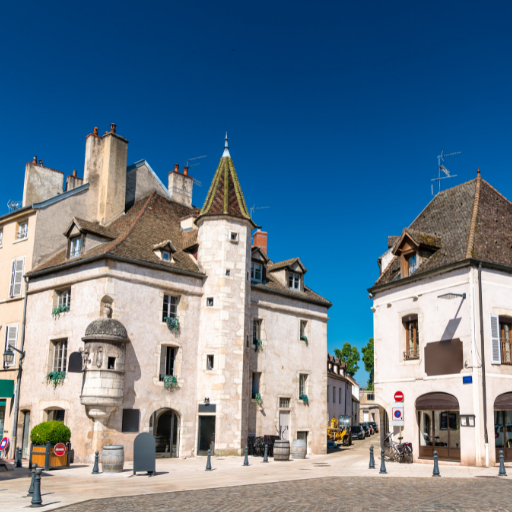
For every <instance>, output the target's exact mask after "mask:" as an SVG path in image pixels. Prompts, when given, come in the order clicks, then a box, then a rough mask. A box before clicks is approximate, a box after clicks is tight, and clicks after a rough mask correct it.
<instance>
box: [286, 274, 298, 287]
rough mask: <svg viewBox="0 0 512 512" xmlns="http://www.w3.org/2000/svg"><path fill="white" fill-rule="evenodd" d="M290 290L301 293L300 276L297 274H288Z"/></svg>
mask: <svg viewBox="0 0 512 512" xmlns="http://www.w3.org/2000/svg"><path fill="white" fill-rule="evenodd" d="M288 288H290V289H291V290H297V291H300V274H297V273H295V272H289V273H288Z"/></svg>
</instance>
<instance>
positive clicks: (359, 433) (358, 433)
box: [350, 425, 366, 439]
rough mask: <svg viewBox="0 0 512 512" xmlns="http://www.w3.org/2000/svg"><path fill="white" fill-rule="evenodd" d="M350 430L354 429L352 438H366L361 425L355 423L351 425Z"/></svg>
mask: <svg viewBox="0 0 512 512" xmlns="http://www.w3.org/2000/svg"><path fill="white" fill-rule="evenodd" d="M350 430H351V431H352V439H364V438H365V437H366V434H365V432H364V430H363V429H362V427H361V425H354V426H353V427H350Z"/></svg>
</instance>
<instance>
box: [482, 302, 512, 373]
mask: <svg viewBox="0 0 512 512" xmlns="http://www.w3.org/2000/svg"><path fill="white" fill-rule="evenodd" d="M491 313H493V314H495V315H498V317H509V318H512V310H510V309H505V308H496V307H493V308H492V309H491ZM487 322H489V320H487ZM485 329H489V327H488V326H485V320H484V331H485ZM486 335H487V333H486ZM500 338H501V337H500ZM489 350H490V349H489ZM493 368H499V369H500V372H502V373H506V374H512V366H510V365H507V364H500V365H493Z"/></svg>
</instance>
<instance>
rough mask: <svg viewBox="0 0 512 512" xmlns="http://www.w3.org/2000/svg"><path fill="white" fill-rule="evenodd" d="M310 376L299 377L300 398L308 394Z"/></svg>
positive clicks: (302, 375)
mask: <svg viewBox="0 0 512 512" xmlns="http://www.w3.org/2000/svg"><path fill="white" fill-rule="evenodd" d="M307 384H308V376H307V375H306V374H305V373H301V374H300V375H299V398H300V397H301V396H302V395H306V396H307V394H308V386H307Z"/></svg>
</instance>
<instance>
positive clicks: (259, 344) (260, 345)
mask: <svg viewBox="0 0 512 512" xmlns="http://www.w3.org/2000/svg"><path fill="white" fill-rule="evenodd" d="M255 341H256V348H255V351H256V352H258V350H263V343H262V342H261V340H255Z"/></svg>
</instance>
